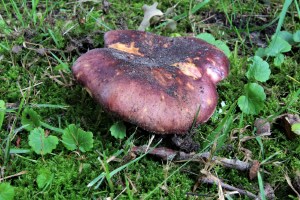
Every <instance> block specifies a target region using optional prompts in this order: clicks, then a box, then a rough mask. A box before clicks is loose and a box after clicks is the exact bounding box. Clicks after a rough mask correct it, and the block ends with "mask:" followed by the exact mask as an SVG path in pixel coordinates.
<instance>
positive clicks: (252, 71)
mask: <svg viewBox="0 0 300 200" xmlns="http://www.w3.org/2000/svg"><path fill="white" fill-rule="evenodd" d="M249 60H251V61H252V64H250V66H249V69H248V71H247V73H246V76H247V78H248V79H251V78H254V79H256V80H257V81H261V82H266V81H267V80H268V79H269V77H270V74H271V70H270V68H269V64H268V63H267V62H266V61H264V60H263V59H262V58H261V57H259V56H254V57H252V58H250V59H249Z"/></svg>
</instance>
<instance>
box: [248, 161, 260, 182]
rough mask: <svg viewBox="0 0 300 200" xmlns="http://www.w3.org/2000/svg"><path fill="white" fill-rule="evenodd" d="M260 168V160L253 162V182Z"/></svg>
mask: <svg viewBox="0 0 300 200" xmlns="http://www.w3.org/2000/svg"><path fill="white" fill-rule="evenodd" d="M259 167H260V163H259V162H258V160H253V162H252V166H251V168H250V170H249V178H250V180H253V179H254V178H256V176H257V172H258V170H259Z"/></svg>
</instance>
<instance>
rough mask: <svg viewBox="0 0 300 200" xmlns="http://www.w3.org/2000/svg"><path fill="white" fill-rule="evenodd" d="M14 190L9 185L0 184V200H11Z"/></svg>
mask: <svg viewBox="0 0 300 200" xmlns="http://www.w3.org/2000/svg"><path fill="white" fill-rule="evenodd" d="M14 196H15V190H14V188H13V187H12V186H11V185H10V184H9V183H0V200H12V199H14Z"/></svg>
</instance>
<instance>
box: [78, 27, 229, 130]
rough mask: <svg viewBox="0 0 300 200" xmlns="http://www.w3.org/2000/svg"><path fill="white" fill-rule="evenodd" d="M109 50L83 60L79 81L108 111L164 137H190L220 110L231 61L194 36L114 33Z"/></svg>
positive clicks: (108, 36) (108, 39)
mask: <svg viewBox="0 0 300 200" xmlns="http://www.w3.org/2000/svg"><path fill="white" fill-rule="evenodd" d="M104 41H105V47H104V48H100V49H93V50H91V51H88V52H87V53H85V54H83V55H81V56H80V57H79V58H78V59H77V61H76V62H75V63H74V65H73V67H72V71H73V74H74V76H75V78H76V79H77V80H78V82H80V83H81V84H82V85H83V86H84V87H85V88H86V89H87V91H88V92H89V93H90V95H91V96H92V97H93V98H94V99H95V100H96V101H97V102H98V103H100V104H101V105H102V106H103V107H104V108H105V109H106V110H107V111H109V112H111V113H113V114H115V115H117V116H118V117H120V118H122V119H123V120H124V121H127V122H130V123H133V124H135V125H137V126H139V127H141V128H143V129H145V130H147V131H150V132H154V133H159V134H186V133H187V132H188V131H189V129H190V128H191V126H192V125H193V122H194V121H195V124H196V125H197V124H201V123H204V122H206V121H207V120H208V119H209V118H210V117H211V115H212V114H213V112H214V110H215V108H216V105H217V97H218V96H217V92H216V84H217V83H218V82H219V81H220V80H222V79H224V78H225V77H226V76H227V75H228V71H229V61H228V58H227V57H226V56H225V54H224V53H223V52H222V51H220V50H219V49H218V48H216V47H215V46H213V45H211V44H209V43H207V42H205V41H203V40H200V39H197V38H192V37H176V38H169V37H163V36H158V35H155V34H152V33H147V32H144V31H133V30H115V31H109V32H107V33H106V34H105V35H104Z"/></svg>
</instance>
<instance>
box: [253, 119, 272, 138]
mask: <svg viewBox="0 0 300 200" xmlns="http://www.w3.org/2000/svg"><path fill="white" fill-rule="evenodd" d="M254 127H255V128H256V134H257V135H271V125H270V123H269V122H268V121H267V120H266V119H263V118H258V119H256V120H255V122H254Z"/></svg>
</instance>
